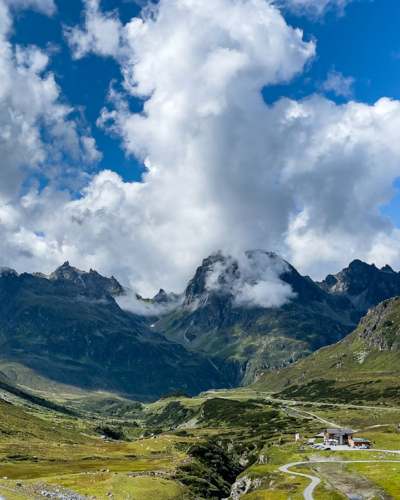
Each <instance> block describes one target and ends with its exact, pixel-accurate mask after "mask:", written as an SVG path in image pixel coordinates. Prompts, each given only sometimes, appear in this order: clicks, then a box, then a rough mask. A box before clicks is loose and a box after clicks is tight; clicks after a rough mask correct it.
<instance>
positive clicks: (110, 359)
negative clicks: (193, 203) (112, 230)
mask: <svg viewBox="0 0 400 500" xmlns="http://www.w3.org/2000/svg"><path fill="white" fill-rule="evenodd" d="M398 296H400V274H399V273H398V272H396V271H394V270H393V269H392V268H390V267H389V266H385V267H383V268H378V267H376V266H375V265H373V264H367V263H364V262H361V261H359V260H356V261H354V262H352V263H351V264H350V265H349V266H348V267H347V268H345V269H343V270H342V271H340V272H339V273H338V274H335V275H329V276H327V277H326V279H325V280H324V281H322V282H315V281H313V280H312V279H311V278H310V277H308V276H302V275H301V274H300V273H299V272H298V271H297V270H296V269H295V268H294V267H293V266H292V265H291V264H289V263H288V262H286V261H285V260H283V259H282V258H281V257H279V256H278V255H276V254H274V253H271V252H266V251H262V250H252V251H247V252H245V253H244V254H243V255H240V256H238V257H232V256H229V255H224V254H222V253H221V252H218V253H215V254H214V255H211V256H209V257H207V258H206V259H204V261H203V262H202V263H201V265H200V266H199V267H198V269H197V270H196V271H195V272H194V274H193V278H192V279H191V280H190V281H189V282H188V284H187V286H186V288H185V290H184V291H183V292H179V291H178V292H176V291H175V292H167V291H165V290H163V289H161V290H160V292H158V293H157V294H156V295H155V297H153V298H148V299H146V298H143V297H141V296H140V295H138V294H137V293H135V292H133V291H132V290H131V289H129V288H128V287H125V286H124V285H123V284H121V283H120V282H119V281H118V280H117V279H116V278H115V277H111V278H107V277H104V276H102V275H101V274H99V273H98V272H97V271H94V270H90V271H89V272H85V271H81V270H79V269H77V268H75V267H72V266H71V265H70V264H69V263H68V262H66V263H64V264H63V265H62V266H61V267H59V268H58V269H56V270H55V271H54V272H53V273H51V274H50V275H44V274H39V273H34V274H28V273H23V274H18V273H17V272H16V271H14V270H12V269H9V268H2V269H1V271H0V347H1V350H0V461H1V462H0V470H1V473H0V476H1V477H3V479H1V480H0V496H3V497H4V498H6V499H11V500H12V499H21V498H35V499H36V498H39V499H41V498H54V499H56V498H57V499H64V500H73V499H75V500H81V499H89V498H92V499H94V498H96V499H103V498H104V499H107V498H115V499H130V498H132V499H137V498H139V499H147V498H160V499H175V498H178V499H179V498H180V499H222V498H228V497H229V498H231V499H234V500H237V499H239V498H243V499H245V500H254V499H259V498H260V499H261V498H268V499H269V498H271V499H275V498H276V499H281V498H282V499H284V498H293V499H296V498H301V497H302V494H303V491H304V490H305V488H306V486H307V484H308V482H307V479H306V478H304V477H301V476H293V475H290V473H289V474H287V473H285V472H284V471H282V470H281V469H280V468H282V467H283V466H284V465H285V464H287V463H292V462H296V463H297V462H301V463H307V462H308V461H310V460H311V461H316V462H317V463H319V462H318V452H316V451H315V450H314V449H312V448H310V447H307V446H305V441H304V440H302V439H301V438H300V440H297V441H294V434H295V433H296V435H299V436H308V437H310V436H313V435H315V434H317V433H319V432H320V431H321V427H323V426H326V425H327V424H328V423H329V424H330V425H331V426H335V427H338V426H347V427H351V428H354V429H357V432H362V436H363V438H368V439H370V440H371V441H373V442H374V444H375V445H376V447H377V448H379V449H381V450H382V451H381V452H379V453H380V455H379V457H380V460H382V457H383V458H386V459H387V460H390V459H391V458H392V454H393V453H397V452H398V449H399V448H400V437H399V436H400V435H399V434H398V423H399V422H400V392H399V390H398V387H399V381H400V369H399V345H400V299H399V298H398ZM323 453H325V454H324V455H323V458H324V457H327V456H328V457H330V454H332V457H333V454H335V457H334V458H335V459H337V457H339V458H343V457H345V456H348V454H346V453H344V452H343V453H342V455H341V454H340V452H339V451H335V452H330V451H328V452H323ZM352 453H353V454H354V456H355V457H356V456H357V457H358V455H357V453H361V452H352ZM377 453H378V452H377ZM369 456H370V458H371V459H372V458H374V457H375V454H370V455H369ZM324 459H325V458H324ZM320 461H321V460H320ZM318 467H319V468H318V470H317V469H315V473H318V477H319V478H320V480H321V482H320V484H319V486H318V488H317V489H316V492H315V495H318V496H316V497H315V498H327V499H339V498H347V497H346V491H348V488H349V485H353V484H354V481H355V480H356V483H357V484H358V485H359V488H364V489H365V491H367V492H368V494H370V495H375V496H371V498H375V497H376V498H398V496H396V495H397V493H396V492H398V491H400V480H399V479H398V478H399V477H400V475H399V474H393V475H392V476H391V479H390V481H388V480H386V481H385V480H383V479H382V475H379V474H377V470H381V468H383V467H384V464H383V463H381V464H379V467H378V466H377V467H378V468H377V469H376V470H374V469H372V467H368V466H366V465H365V466H361V465H360V466H357V467H356V466H354V467H353V468H352V467H351V466H350V465H346V466H343V467H342V479H341V481H340V482H339V483H337V482H335V481H333V472H332V470H331V469H330V468H329V467H328V466H327V467H325V466H323V465H321V466H318ZM393 468H395V469H396V470H398V471H400V467H399V464H398V463H396V464H393ZM382 495H383V496H382Z"/></svg>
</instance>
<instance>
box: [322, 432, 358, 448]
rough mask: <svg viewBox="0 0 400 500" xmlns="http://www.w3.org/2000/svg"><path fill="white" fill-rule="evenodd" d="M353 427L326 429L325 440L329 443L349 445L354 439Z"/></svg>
mask: <svg viewBox="0 0 400 500" xmlns="http://www.w3.org/2000/svg"><path fill="white" fill-rule="evenodd" d="M353 434H354V431H353V430H352V429H326V431H325V432H324V442H325V444H327V445H349V442H350V440H352V439H353Z"/></svg>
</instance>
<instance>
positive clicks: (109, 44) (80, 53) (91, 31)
mask: <svg viewBox="0 0 400 500" xmlns="http://www.w3.org/2000/svg"><path fill="white" fill-rule="evenodd" d="M84 5H85V25H84V26H83V28H79V27H73V28H71V27H66V28H65V35H66V37H67V39H68V42H69V44H70V46H71V48H72V50H73V55H74V57H75V58H76V59H80V58H82V57H84V56H85V55H86V54H88V53H89V52H96V53H97V54H99V55H101V56H114V57H116V56H118V54H119V52H120V49H121V40H120V36H121V31H122V24H121V22H120V21H119V19H118V17H117V15H116V13H108V14H103V13H102V12H101V11H100V0H84Z"/></svg>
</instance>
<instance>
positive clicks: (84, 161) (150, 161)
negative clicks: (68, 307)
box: [0, 0, 400, 297]
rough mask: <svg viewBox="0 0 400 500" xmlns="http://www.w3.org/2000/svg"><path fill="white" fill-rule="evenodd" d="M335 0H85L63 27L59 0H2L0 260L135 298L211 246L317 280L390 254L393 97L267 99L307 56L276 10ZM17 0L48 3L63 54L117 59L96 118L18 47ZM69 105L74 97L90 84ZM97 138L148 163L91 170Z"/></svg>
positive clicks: (309, 43)
mask: <svg viewBox="0 0 400 500" xmlns="http://www.w3.org/2000/svg"><path fill="white" fill-rule="evenodd" d="M347 4H350V2H340V1H337V2H333V1H332V2H328V1H326V2H323V3H322V4H321V2H311V1H305V0H304V1H300V0H299V1H295V0H293V1H292V2H285V6H284V5H283V4H282V3H279V2H273V3H272V2H266V1H264V0H235V1H231V0H215V1H213V2H204V1H202V0H190V1H189V0H179V1H178V0H161V1H160V2H158V3H157V4H154V3H148V4H145V5H144V7H143V9H142V11H141V12H140V13H139V14H138V15H136V16H135V15H130V16H129V17H128V18H127V16H125V17H122V16H119V14H118V10H117V9H114V10H110V11H104V10H102V5H101V4H100V2H99V1H97V0H86V1H85V2H84V10H83V12H82V13H80V14H82V16H79V15H78V16H77V18H76V19H75V20H73V21H69V20H68V22H65V23H63V25H62V26H61V24H60V22H59V20H57V16H59V15H62V13H63V12H62V9H63V7H62V5H61V3H60V4H58V3H57V2H54V3H53V2H50V1H44V0H43V1H40V0H36V1H31V2H28V1H25V2H24V1H20V2H18V4H16V3H11V2H9V1H5V0H0V44H1V47H2V50H1V51H0V73H1V75H4V77H3V78H1V80H0V123H1V130H2V132H1V135H0V153H1V157H2V168H1V170H0V180H1V184H0V220H1V226H0V236H1V243H0V253H1V255H2V258H3V260H4V265H12V266H13V267H15V268H17V270H22V269H32V270H35V269H41V270H44V271H46V272H47V271H49V270H50V269H51V268H52V267H53V266H54V265H55V264H57V263H59V262H60V261H64V260H70V261H73V262H77V263H79V265H81V266H82V267H85V268H90V267H93V268H97V269H100V270H101V271H102V272H104V273H107V274H114V275H115V276H117V277H124V279H125V280H126V281H127V282H128V284H135V286H137V287H138V289H139V291H140V293H141V294H145V295H150V294H153V293H154V292H155V290H156V288H157V286H158V285H159V284H160V283H162V284H163V286H165V287H166V288H167V289H171V290H179V289H181V288H182V287H183V285H184V283H185V281H186V280H187V279H188V278H189V276H190V272H191V270H192V268H193V267H194V266H195V265H196V263H197V262H198V261H199V260H200V259H201V258H202V257H203V256H204V255H207V254H211V253H212V252H214V251H215V249H217V248H221V249H222V250H223V251H224V252H225V253H228V254H235V255H237V254H239V253H240V252H242V251H243V250H244V249H246V248H271V249H274V250H276V251H277V252H278V253H279V254H280V255H283V256H284V257H285V258H286V259H287V260H289V261H291V262H293V263H294V264H295V265H296V266H298V267H299V268H300V269H301V271H302V272H303V273H310V274H312V275H313V276H314V277H318V278H319V277H321V276H322V275H323V274H326V272H327V271H328V270H329V269H331V268H332V267H337V266H339V265H344V264H345V263H346V262H347V261H348V260H349V259H351V258H352V257H361V258H363V259H364V260H367V261H375V262H376V263H377V264H382V265H383V264H386V263H387V262H389V263H390V264H394V265H396V264H398V263H399V252H398V248H399V230H398V229H397V228H396V227H395V225H394V224H393V222H392V220H391V219H389V218H388V217H387V216H384V215H382V212H381V207H382V206H384V205H387V204H388V203H389V202H390V201H391V199H392V198H393V196H394V188H393V182H394V181H395V179H396V177H397V176H398V175H399V164H400V145H399V144H400V143H399V141H398V140H397V135H398V130H399V129H400V102H399V101H397V100H395V99H393V98H389V97H384V96H382V98H381V99H379V100H377V101H376V102H375V103H374V104H369V103H363V102H356V101H350V102H347V101H346V102H344V103H341V104H338V103H337V102H336V101H333V100H330V99H328V98H327V97H324V96H323V95H320V94H310V95H308V94H304V93H303V95H305V97H303V98H301V99H298V100H296V99H294V98H287V97H285V93H284V92H282V93H281V95H280V96H279V98H277V99H272V100H271V102H272V103H271V104H267V103H266V102H269V100H268V96H270V95H273V94H274V91H275V90H274V89H276V86H279V85H283V86H284V85H289V84H290V82H294V81H296V79H301V78H303V77H306V76H307V75H308V74H309V72H310V71H311V70H310V68H312V66H313V64H316V60H317V57H318V55H319V52H318V39H317V40H314V38H313V36H312V35H313V33H312V32H306V33H304V32H303V31H302V30H301V29H300V28H298V27H297V25H296V24H297V23H298V25H299V26H301V25H302V24H301V16H300V17H298V18H293V17H290V24H289V22H288V21H287V20H286V18H285V16H286V17H287V7H290V9H291V10H292V11H296V12H297V13H298V12H299V9H300V10H301V12H303V13H308V12H310V9H312V8H313V7H315V6H318V5H323V7H324V8H323V9H321V10H320V11H319V10H318V9H317V11H318V12H317V13H318V15H322V13H323V12H325V11H327V10H331V12H332V9H330V7H332V8H334V9H333V10H335V9H336V7H338V8H339V10H340V9H341V8H343V7H345V6H346V5H347ZM11 6H12V7H13V8H11ZM14 7H18V8H19V9H21V8H25V7H28V8H35V9H37V10H39V11H40V12H42V13H44V14H47V15H48V16H51V15H54V14H55V12H56V10H57V12H58V13H57V16H54V18H53V19H48V20H47V22H53V23H58V29H59V30H60V31H61V30H62V32H63V36H64V38H63V43H64V44H65V45H66V44H68V45H69V49H70V50H69V51H68V52H67V53H68V58H69V59H67V61H64V63H65V64H66V65H70V64H72V63H71V61H72V59H74V61H75V62H74V64H76V65H79V67H86V65H89V64H91V63H92V62H93V60H94V59H96V57H97V58H98V59H99V60H101V62H102V64H108V63H110V64H111V61H113V64H114V66H113V68H114V69H115V66H117V68H118V70H119V71H120V75H121V76H120V81H119V82H115V81H114V79H113V78H111V77H110V78H109V82H108V81H107V84H108V83H109V92H108V98H106V99H104V102H103V103H102V110H99V112H98V113H97V115H96V118H97V121H95V122H93V123H92V124H91V125H89V124H88V123H86V122H85V119H84V118H83V117H82V116H81V117H79V116H78V115H79V113H81V115H84V112H85V110H84V109H83V108H82V106H81V104H82V102H81V101H80V102H79V104H76V106H74V103H71V104H68V103H67V101H68V100H67V97H66V95H64V89H63V79H62V78H61V77H60V76H59V72H60V69H59V68H57V71H55V70H54V68H53V67H52V58H54V57H56V56H55V55H53V53H52V51H51V50H50V49H49V48H48V47H47V46H46V45H45V44H44V45H43V44H42V45H43V46H42V47H41V48H36V47H34V46H33V45H32V44H30V45H28V44H27V43H26V41H25V42H24V43H17V42H16V41H15V38H14V37H13V35H12V33H13V29H14V28H15V25H16V17H15V13H16V9H15V8H14ZM121 8H122V7H121ZM280 8H282V10H280ZM336 10H337V9H336ZM347 10H350V5H349V8H348V9H346V11H347ZM342 11H343V9H342ZM132 16H133V17H132ZM287 19H289V18H288V17H287ZM292 25H293V26H292ZM308 27H309V25H308ZM48 43H49V44H51V43H52V40H49V41H48ZM89 55H90V57H88V56H89ZM64 57H66V56H64ZM107 61H108V62H107ZM88 67H89V66H88ZM332 67H333V66H332V63H330V64H329V68H328V70H329V71H330V70H331V69H332ZM334 67H335V68H336V70H337V71H341V70H342V68H340V67H339V66H337V65H335V66H334ZM343 74H346V77H351V76H352V75H350V74H348V72H347V71H344V73H343ZM325 76H326V75H325ZM96 78H98V79H103V80H104V79H105V78H108V74H107V72H102V73H101V75H96V76H95V77H93V89H95V88H96V85H95V81H96ZM320 81H323V79H322V80H320ZM93 94H94V91H93ZM263 97H264V99H263ZM82 99H83V100H85V99H86V100H87V102H86V105H87V106H89V101H90V99H91V96H90V95H89V94H88V95H86V94H85V95H83V96H82ZM78 111H79V113H78ZM101 134H102V136H104V134H111V135H112V136H113V137H117V138H119V139H120V140H121V143H122V147H123V149H124V152H125V153H126V154H127V155H131V157H133V156H134V157H135V158H136V159H138V161H139V162H141V163H142V164H143V165H144V166H145V173H144V174H143V177H142V181H141V182H134V181H131V180H129V179H123V178H122V176H121V175H119V174H118V173H117V172H116V171H113V170H114V169H115V170H118V168H117V165H113V164H107V165H106V166H103V164H102V167H101V168H97V170H96V167H95V165H96V163H97V162H99V161H100V160H101V157H102V153H103V152H102V151H101V148H100V146H99V144H96V140H95V139H96V138H97V136H98V135H99V136H100V135H101ZM95 136H96V137H95ZM106 167H107V168H106ZM54 214H58V215H57V216H55V215H54ZM343 249H346V251H345V252H344V250H343ZM0 264H1V263H0ZM253 292H254V293H256V294H257V296H258V297H259V296H260V295H262V290H253Z"/></svg>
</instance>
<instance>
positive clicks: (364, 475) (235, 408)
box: [0, 389, 400, 500]
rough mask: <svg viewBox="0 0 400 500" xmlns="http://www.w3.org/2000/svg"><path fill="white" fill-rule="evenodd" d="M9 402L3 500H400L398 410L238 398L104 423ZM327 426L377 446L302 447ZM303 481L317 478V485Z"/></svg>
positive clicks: (0, 465)
mask: <svg viewBox="0 0 400 500" xmlns="http://www.w3.org/2000/svg"><path fill="white" fill-rule="evenodd" d="M3 396H4V397H3V398H0V498H3V499H6V500H20V499H42V498H50V499H61V500H81V499H88V498H90V499H109V498H114V499H121V500H125V499H126V500H128V499H135V500H138V499H140V500H146V499H151V500H156V499H160V500H164V499H182V500H184V499H188V500H189V499H200V498H215V499H217V498H227V497H228V496H229V495H230V494H231V495H232V496H231V498H232V499H234V500H237V499H239V498H241V499H243V500H261V499H277V500H280V499H289V498H290V499H292V500H295V499H301V498H304V492H307V491H308V492H309V495H308V496H307V497H306V498H308V499H311V498H315V499H328V500H329V499H332V500H335V499H341V498H351V495H353V494H356V493H357V494H358V497H357V498H360V499H373V498H383V499H392V498H393V499H397V498H400V452H399V454H398V455H396V454H395V453H392V452H393V451H396V450H400V432H399V423H400V408H396V407H385V406H377V407H374V406H370V405H368V406H365V407H363V406H357V407H356V406H351V405H334V404H321V403H315V402H313V403H309V402H295V401H285V400H281V399H280V400H276V399H273V398H271V397H270V396H269V395H268V394H266V393H262V392H255V391H252V390H247V389H241V390H233V391H212V392H208V393H204V394H202V395H200V396H199V397H195V398H185V397H182V398H169V399H163V400H160V401H158V402H156V403H153V404H149V405H143V406H142V407H141V408H140V409H138V410H137V413H135V411H133V410H132V409H130V413H129V415H124V414H122V415H118V416H113V417H104V416H101V415H100V414H99V413H98V412H97V411H96V412H90V411H88V410H87V409H85V412H81V413H77V414H76V415H69V414H62V413H60V412H59V411H55V410H52V409H46V408H43V407H40V406H37V405H35V404H27V403H26V402H24V401H22V400H20V399H18V398H17V397H11V396H9V395H3ZM58 403H59V401H58ZM99 404H100V403H99ZM76 406H79V405H77V404H75V407H76ZM96 410H97V408H96ZM122 413H123V412H122ZM328 424H329V425H330V426H332V425H340V426H347V427H351V428H353V429H355V430H358V431H359V433H360V434H361V435H362V436H363V437H366V438H368V439H370V440H371V441H372V442H373V445H374V449H373V450H371V451H368V452H367V451H320V450H315V449H313V448H311V447H309V446H307V444H306V440H307V439H308V438H309V437H312V436H314V435H315V434H316V433H318V432H320V431H321V430H323V429H324V428H325V427H327V426H328ZM296 433H299V434H300V436H301V439H300V441H299V442H295V434H296ZM379 450H384V451H379ZM285 466H286V467H285ZM293 473H297V474H304V475H295V474H293ZM305 476H312V478H313V481H314V482H313V484H312V486H313V488H310V482H311V479H310V478H309V477H305ZM232 485H233V487H232ZM314 486H315V488H314Z"/></svg>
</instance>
